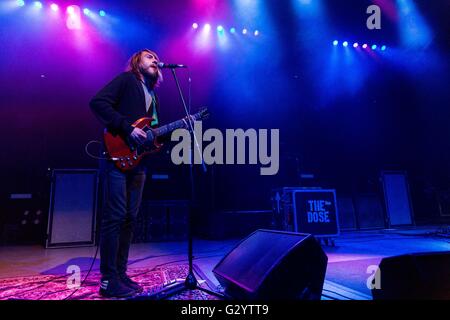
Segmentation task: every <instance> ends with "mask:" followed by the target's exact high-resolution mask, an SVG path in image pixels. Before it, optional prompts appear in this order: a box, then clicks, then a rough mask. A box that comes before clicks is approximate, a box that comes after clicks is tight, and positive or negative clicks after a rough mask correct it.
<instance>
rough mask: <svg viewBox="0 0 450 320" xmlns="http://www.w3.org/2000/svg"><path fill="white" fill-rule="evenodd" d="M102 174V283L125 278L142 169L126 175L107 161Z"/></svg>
mask: <svg viewBox="0 0 450 320" xmlns="http://www.w3.org/2000/svg"><path fill="white" fill-rule="evenodd" d="M103 164H104V167H105V168H104V169H103V170H102V173H103V181H104V183H103V192H104V202H103V216H102V220H101V227H100V272H101V274H102V279H110V278H114V277H117V276H119V275H121V274H125V272H126V270H127V263H128V252H129V249H130V244H131V239H132V236H133V225H134V223H135V221H136V216H137V213H138V211H139V207H140V204H141V200H142V192H143V190H144V183H145V178H146V170H145V168H144V167H139V166H138V167H137V168H135V169H133V170H132V171H128V172H127V173H123V172H121V171H120V170H119V169H117V168H116V167H115V166H114V164H113V163H112V162H111V161H106V163H103Z"/></svg>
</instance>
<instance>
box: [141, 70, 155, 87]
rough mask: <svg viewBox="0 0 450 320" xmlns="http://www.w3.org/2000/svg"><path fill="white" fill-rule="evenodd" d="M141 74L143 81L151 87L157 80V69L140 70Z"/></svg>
mask: <svg viewBox="0 0 450 320" xmlns="http://www.w3.org/2000/svg"><path fill="white" fill-rule="evenodd" d="M141 74H142V76H143V77H144V79H145V82H146V83H148V84H149V85H150V86H151V87H152V88H153V87H154V86H155V84H156V83H157V82H158V78H159V72H158V70H155V71H148V70H141Z"/></svg>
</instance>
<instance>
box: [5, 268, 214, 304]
mask: <svg viewBox="0 0 450 320" xmlns="http://www.w3.org/2000/svg"><path fill="white" fill-rule="evenodd" d="M188 271H189V267H188V265H169V266H164V267H158V268H155V269H153V270H149V269H145V268H142V269H130V270H129V271H128V275H129V276H130V278H132V279H133V280H134V281H137V282H138V283H140V284H141V285H142V286H143V287H144V293H146V292H147V293H148V292H154V291H158V290H159V289H160V288H162V287H163V286H164V285H165V284H168V283H171V282H173V281H177V280H178V281H182V280H183V279H185V278H186V275H187V273H188ZM85 276H86V273H85V272H82V274H81V281H83V280H84V277H85ZM99 282H100V273H99V272H98V271H91V273H90V274H89V276H88V278H87V279H86V281H85V282H84V284H83V285H82V286H81V287H80V288H79V289H76V288H73V287H72V286H71V285H72V283H71V279H70V275H69V274H64V275H38V276H29V277H15V278H4V279H0V300H10V299H12V300H18V299H20V300H64V299H70V300H112V299H106V298H103V297H101V296H100V295H99V293H98V290H99ZM68 283H69V286H68ZM204 283H206V282H204ZM206 288H207V287H206ZM169 299H170V300H217V299H218V298H216V297H215V296H212V295H209V294H207V293H205V292H203V291H200V290H191V291H185V292H183V293H180V294H177V295H174V296H172V297H170V298H169Z"/></svg>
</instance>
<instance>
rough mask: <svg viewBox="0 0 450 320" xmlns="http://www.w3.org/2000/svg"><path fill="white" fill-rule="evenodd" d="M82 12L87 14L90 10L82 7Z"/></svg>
mask: <svg viewBox="0 0 450 320" xmlns="http://www.w3.org/2000/svg"><path fill="white" fill-rule="evenodd" d="M83 13H84V14H85V15H87V16H88V15H89V14H90V13H91V11H90V10H89V9H88V8H84V9H83Z"/></svg>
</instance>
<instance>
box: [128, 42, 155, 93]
mask: <svg viewBox="0 0 450 320" xmlns="http://www.w3.org/2000/svg"><path fill="white" fill-rule="evenodd" d="M142 52H148V53H151V54H152V55H154V56H155V57H156V58H157V59H158V61H159V58H158V55H157V54H156V53H155V52H154V51H152V50H150V49H142V50H139V51H138V52H136V53H134V54H133V55H132V56H131V58H130V59H129V60H128V64H127V68H126V71H131V72H133V73H134V75H135V76H136V77H137V78H138V79H141V76H142V73H141V71H140V70H139V66H140V64H141V55H142ZM162 81H163V76H162V73H161V70H160V69H159V68H158V78H157V79H156V80H155V82H154V83H151V84H150V85H151V86H152V87H158V86H159V84H160V83H161V82H162Z"/></svg>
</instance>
